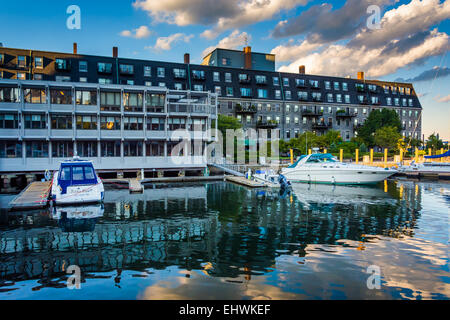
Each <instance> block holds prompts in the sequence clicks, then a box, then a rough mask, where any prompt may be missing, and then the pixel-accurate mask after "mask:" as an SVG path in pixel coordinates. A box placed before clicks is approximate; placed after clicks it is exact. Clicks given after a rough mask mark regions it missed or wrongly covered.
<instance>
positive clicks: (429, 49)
mask: <svg viewBox="0 0 450 320" xmlns="http://www.w3.org/2000/svg"><path fill="white" fill-rule="evenodd" d="M72 4H75V5H78V6H79V7H80V9H81V30H69V29H67V27H66V20H67V18H68V16H69V15H68V14H67V13H66V9H67V7H68V6H69V5H72ZM373 4H375V5H377V6H378V7H379V8H380V18H381V21H380V29H376V30H373V29H368V28H367V23H366V21H367V19H368V18H369V16H370V14H368V13H367V7H368V6H370V5H373ZM0 30H2V31H1V33H0V42H3V45H4V46H6V47H13V48H27V49H28V48H30V49H36V50H48V51H62V52H70V51H71V50H72V43H73V42H77V43H78V48H79V49H78V50H79V52H80V53H83V54H93V55H107V56H110V55H111V53H112V47H113V46H118V47H119V55H120V56H121V57H130V58H139V59H154V60H164V61H174V62H181V61H182V60H183V54H184V53H185V52H189V53H190V54H191V61H192V62H193V63H200V62H201V58H202V55H203V54H204V52H206V51H207V50H210V49H211V48H214V47H216V46H220V47H225V48H234V49H241V48H242V47H243V46H244V44H245V40H246V39H247V41H248V43H249V45H251V46H252V48H253V50H254V51H258V52H273V53H275V54H276V55H277V68H279V69H280V70H283V71H292V72H295V71H296V70H298V65H300V64H304V65H306V70H307V73H315V74H325V75H327V74H328V75H338V76H348V75H351V76H353V77H355V76H356V72H357V71H359V70H361V71H365V72H366V75H367V77H368V78H373V79H382V80H396V79H399V80H400V79H404V80H407V81H412V82H413V83H414V86H415V89H416V91H417V92H418V94H419V95H420V100H421V102H422V106H423V108H424V115H423V126H424V128H423V131H424V133H425V135H427V136H428V135H429V134H431V133H433V132H434V131H437V132H439V133H440V134H441V136H442V137H443V138H444V139H447V140H450V126H449V119H450V92H449V91H450V90H449V88H450V72H449V71H450V70H449V69H448V67H449V59H450V57H449V55H448V54H447V52H448V48H449V36H448V35H449V33H450V0H446V1H444V0H421V1H420V0H404V1H396V0H346V1H334V0H333V1H315V0H170V1H161V0H121V1H105V0H96V1H92V0H91V1H86V0H81V1H80V0H78V1H77V0H72V1H65V0H60V1H49V0H44V1H32V0H23V1H21V2H20V5H19V4H18V3H17V2H13V1H4V3H2V10H1V11H0ZM136 30H139V32H138V33H136Z"/></svg>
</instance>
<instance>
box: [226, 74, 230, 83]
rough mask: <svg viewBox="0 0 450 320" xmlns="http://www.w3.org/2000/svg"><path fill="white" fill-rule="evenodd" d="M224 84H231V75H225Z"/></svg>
mask: <svg viewBox="0 0 450 320" xmlns="http://www.w3.org/2000/svg"><path fill="white" fill-rule="evenodd" d="M225 82H231V73H229V72H227V73H225Z"/></svg>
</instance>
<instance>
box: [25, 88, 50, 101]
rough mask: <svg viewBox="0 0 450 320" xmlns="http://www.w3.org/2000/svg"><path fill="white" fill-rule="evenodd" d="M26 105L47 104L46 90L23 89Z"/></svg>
mask: <svg viewBox="0 0 450 320" xmlns="http://www.w3.org/2000/svg"><path fill="white" fill-rule="evenodd" d="M23 96H24V100H25V103H38V104H44V103H47V94H46V92H45V89H23Z"/></svg>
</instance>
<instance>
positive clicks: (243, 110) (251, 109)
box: [236, 105, 258, 113]
mask: <svg viewBox="0 0 450 320" xmlns="http://www.w3.org/2000/svg"><path fill="white" fill-rule="evenodd" d="M257 111H258V109H257V108H256V106H247V107H243V106H241V105H236V113H256V112H257Z"/></svg>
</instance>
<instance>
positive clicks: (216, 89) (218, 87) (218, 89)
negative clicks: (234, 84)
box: [214, 86, 222, 96]
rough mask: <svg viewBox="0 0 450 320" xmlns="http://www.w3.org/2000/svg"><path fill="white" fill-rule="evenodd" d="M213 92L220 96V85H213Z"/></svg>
mask: <svg viewBox="0 0 450 320" xmlns="http://www.w3.org/2000/svg"><path fill="white" fill-rule="evenodd" d="M214 92H215V93H216V94H217V95H218V96H221V95H222V88H221V87H220V86H215V87H214Z"/></svg>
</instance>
